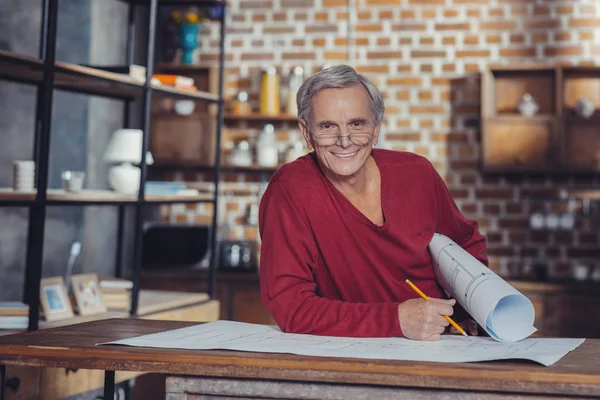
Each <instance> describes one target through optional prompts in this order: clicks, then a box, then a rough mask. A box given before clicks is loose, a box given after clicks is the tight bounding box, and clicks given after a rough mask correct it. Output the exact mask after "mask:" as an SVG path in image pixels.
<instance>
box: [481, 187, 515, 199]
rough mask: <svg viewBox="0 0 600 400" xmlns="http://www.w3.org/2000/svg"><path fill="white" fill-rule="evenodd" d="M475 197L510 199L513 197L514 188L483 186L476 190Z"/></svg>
mask: <svg viewBox="0 0 600 400" xmlns="http://www.w3.org/2000/svg"><path fill="white" fill-rule="evenodd" d="M475 197H476V198H477V199H480V200H485V199H490V200H492V199H499V200H509V199H512V198H513V189H512V188H491V187H490V188H481V189H477V190H476V191H475Z"/></svg>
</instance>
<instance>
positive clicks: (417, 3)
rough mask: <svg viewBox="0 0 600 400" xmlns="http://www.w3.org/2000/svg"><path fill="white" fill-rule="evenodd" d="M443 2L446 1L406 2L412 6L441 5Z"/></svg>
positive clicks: (418, 0)
mask: <svg viewBox="0 0 600 400" xmlns="http://www.w3.org/2000/svg"><path fill="white" fill-rule="evenodd" d="M444 3H446V1H445V0H408V4H411V5H414V6H422V5H426V4H440V5H443V4H444Z"/></svg>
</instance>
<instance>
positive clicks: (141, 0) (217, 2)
mask: <svg viewBox="0 0 600 400" xmlns="http://www.w3.org/2000/svg"><path fill="white" fill-rule="evenodd" d="M121 1H122V2H123V3H132V4H145V5H148V4H150V0H121ZM158 4H159V5H169V4H173V5H182V4H189V5H192V6H201V7H208V6H225V5H226V2H225V1H221V0H158Z"/></svg>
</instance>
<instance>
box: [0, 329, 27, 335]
mask: <svg viewBox="0 0 600 400" xmlns="http://www.w3.org/2000/svg"><path fill="white" fill-rule="evenodd" d="M26 331H27V329H0V336H8V335H15V334H17V333H23V332H26Z"/></svg>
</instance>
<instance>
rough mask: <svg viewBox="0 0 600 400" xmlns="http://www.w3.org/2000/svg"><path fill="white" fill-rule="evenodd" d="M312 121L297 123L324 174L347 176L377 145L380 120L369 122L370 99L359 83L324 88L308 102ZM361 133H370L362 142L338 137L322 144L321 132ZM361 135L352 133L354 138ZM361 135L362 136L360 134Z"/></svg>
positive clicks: (357, 169) (356, 170)
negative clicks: (366, 139)
mask: <svg viewBox="0 0 600 400" xmlns="http://www.w3.org/2000/svg"><path fill="white" fill-rule="evenodd" d="M312 111H313V124H312V126H306V125H305V124H304V123H303V122H301V123H300V129H301V130H302V133H303V134H304V138H305V139H306V143H307V144H308V146H309V148H313V149H314V151H315V154H316V156H317V158H318V160H319V163H320V164H321V166H322V167H323V168H324V169H325V173H326V174H327V175H329V176H331V175H333V176H337V177H347V176H352V175H354V174H356V173H357V172H358V171H360V170H361V169H362V167H363V166H364V164H365V162H366V160H367V158H368V157H369V155H370V154H371V149H372V148H373V145H375V144H377V138H378V136H379V130H380V129H381V122H380V123H378V124H377V125H375V124H374V121H373V118H374V116H373V113H372V111H371V105H370V98H369V94H368V93H367V91H366V89H365V88H364V87H363V86H362V85H355V86H352V87H349V88H343V89H324V90H321V91H320V92H319V93H317V95H316V96H315V97H314V98H313V101H312ZM358 132H364V133H368V134H371V135H373V136H372V139H371V140H368V141H367V143H366V144H364V145H361V144H357V143H356V142H357V140H356V139H354V140H353V141H354V143H353V141H351V140H350V138H348V137H347V136H342V137H341V138H340V139H339V140H337V141H336V142H335V143H334V144H325V145H324V144H323V143H320V142H323V139H322V138H323V137H325V136H324V135H327V134H329V135H328V136H330V137H332V136H333V135H335V134H336V133H337V134H341V135H348V134H349V133H358ZM360 136H361V135H359V134H355V135H354V137H360ZM362 136H363V137H364V135H362Z"/></svg>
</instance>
